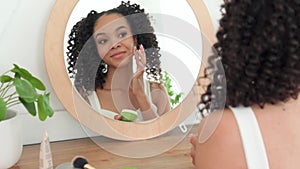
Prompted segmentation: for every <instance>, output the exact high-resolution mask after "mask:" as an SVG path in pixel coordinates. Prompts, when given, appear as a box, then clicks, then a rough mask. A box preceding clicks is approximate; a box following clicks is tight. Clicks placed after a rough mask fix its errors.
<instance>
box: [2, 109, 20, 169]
mask: <svg viewBox="0 0 300 169" xmlns="http://www.w3.org/2000/svg"><path fill="white" fill-rule="evenodd" d="M22 150H23V143H22V134H21V121H20V120H19V116H18V115H17V113H16V112H15V111H12V110H8V112H7V116H6V118H5V120H3V121H1V122H0V169H7V168H9V167H12V166H13V165H14V164H16V163H17V162H18V160H19V159H20V157H21V154H22Z"/></svg>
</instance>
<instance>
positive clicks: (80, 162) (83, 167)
mask: <svg viewBox="0 0 300 169" xmlns="http://www.w3.org/2000/svg"><path fill="white" fill-rule="evenodd" d="M72 164H73V167H74V168H80V169H96V168H95V167H93V166H91V165H90V164H89V163H88V161H87V160H86V159H85V158H84V157H81V156H77V157H74V158H73V160H72Z"/></svg>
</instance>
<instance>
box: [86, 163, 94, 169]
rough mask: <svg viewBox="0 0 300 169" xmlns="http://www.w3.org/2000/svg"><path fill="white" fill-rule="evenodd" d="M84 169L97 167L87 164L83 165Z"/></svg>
mask: <svg viewBox="0 0 300 169" xmlns="http://www.w3.org/2000/svg"><path fill="white" fill-rule="evenodd" d="M83 168H84V169H96V168H95V167H93V166H91V165H89V164H86V165H84V166H83Z"/></svg>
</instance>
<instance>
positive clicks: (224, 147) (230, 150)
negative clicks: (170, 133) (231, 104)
mask: <svg viewBox="0 0 300 169" xmlns="http://www.w3.org/2000/svg"><path fill="white" fill-rule="evenodd" d="M205 123H206V124H205ZM209 123H210V122H209V120H208V119H207V118H205V119H204V120H203V122H201V124H200V125H199V130H198V135H199V134H203V133H201V132H208V131H205V130H204V128H205V127H207V126H208V125H211V124H209ZM196 166H197V168H199V169H200V168H230V169H235V168H239V169H240V168H246V162H245V157H244V152H243V146H242V142H241V139H240V133H239V129H238V127H237V124H236V121H235V118H234V116H233V114H232V112H231V110H229V109H225V110H224V112H223V114H222V118H221V120H220V122H219V123H218V126H217V128H216V130H215V131H214V132H213V134H212V135H211V136H210V137H209V139H208V140H206V141H205V142H204V143H199V144H198V145H197V160H196ZM225 166H226V167H225Z"/></svg>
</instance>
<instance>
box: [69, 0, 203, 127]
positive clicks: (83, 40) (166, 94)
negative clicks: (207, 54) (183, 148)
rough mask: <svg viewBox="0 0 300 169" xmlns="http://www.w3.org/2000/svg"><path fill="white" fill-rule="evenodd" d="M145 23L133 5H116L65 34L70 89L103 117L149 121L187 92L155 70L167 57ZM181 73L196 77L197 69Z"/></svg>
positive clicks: (146, 19) (143, 15) (94, 13)
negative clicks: (192, 74)
mask: <svg viewBox="0 0 300 169" xmlns="http://www.w3.org/2000/svg"><path fill="white" fill-rule="evenodd" d="M119 3H120V2H119ZM149 18H150V16H149V15H148V14H146V13H145V12H144V9H142V8H141V7H140V6H139V5H137V4H135V3H133V4H130V3H129V2H127V3H125V2H122V3H121V5H119V6H118V7H116V8H112V9H108V10H105V11H104V12H98V11H94V10H93V11H90V12H89V13H88V15H87V16H86V17H84V18H83V19H81V20H80V21H77V22H76V24H75V25H73V27H72V28H71V33H69V34H68V40H67V43H66V44H67V47H65V48H67V51H66V53H67V59H66V60H67V62H66V63H67V70H68V73H69V75H70V77H71V80H72V82H73V85H74V86H75V88H76V89H77V90H78V92H79V93H80V94H81V96H82V98H83V99H84V100H85V101H86V102H87V103H88V104H89V105H90V106H91V107H92V108H93V109H95V110H96V111H98V112H99V113H100V114H102V115H104V116H106V117H108V118H111V119H116V120H123V121H135V122H139V121H147V120H151V119H155V118H157V117H159V116H161V115H163V114H164V113H166V112H168V111H169V110H170V109H171V108H174V107H175V106H176V105H178V103H179V102H180V101H181V100H182V99H183V98H184V96H183V94H185V93H186V94H187V93H188V92H189V91H188V90H186V91H184V92H183V91H181V89H180V88H181V86H180V85H178V84H179V83H176V80H178V79H176V78H175V77H174V76H173V74H174V71H172V69H162V68H161V60H162V58H164V56H171V55H172V54H170V53H168V52H165V51H161V48H160V46H159V43H158V38H157V36H156V34H155V33H154V28H153V26H152V25H151V24H152V23H151V20H150V19H149ZM154 20H155V18H154ZM66 32H68V30H67V31H66ZM161 36H162V37H161V39H164V38H165V37H163V35H161ZM168 43H169V44H170V43H171V42H170V41H168ZM162 44H164V41H163V40H162ZM162 53H166V54H164V55H162ZM167 53H168V54H167ZM166 58H167V57H166ZM169 58H170V57H169ZM174 62H175V61H174V59H173V60H172V63H174ZM175 65H176V64H175ZM196 65H197V64H196ZM199 65H200V60H199V64H198V65H197V66H196V67H199ZM182 69H184V68H182ZM186 72H196V74H195V75H194V77H197V73H198V70H197V69H196V71H191V70H186ZM172 73H173V74H172ZM181 73H182V72H181ZM192 79H193V78H192ZM182 80H183V79H182ZM185 88H186V87H185ZM187 88H189V87H187ZM190 88H191V87H190Z"/></svg>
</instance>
